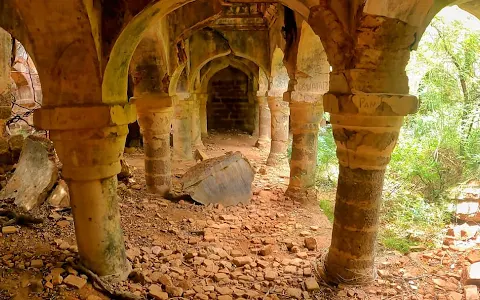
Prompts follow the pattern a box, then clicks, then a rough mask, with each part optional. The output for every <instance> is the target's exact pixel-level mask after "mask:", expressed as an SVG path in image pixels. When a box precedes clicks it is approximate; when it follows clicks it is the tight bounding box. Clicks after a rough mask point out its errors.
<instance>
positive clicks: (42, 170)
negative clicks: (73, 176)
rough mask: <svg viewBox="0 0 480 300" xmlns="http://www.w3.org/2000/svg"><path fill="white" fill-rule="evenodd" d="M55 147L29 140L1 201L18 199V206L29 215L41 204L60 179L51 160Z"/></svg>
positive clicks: (37, 140) (40, 140)
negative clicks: (30, 211) (29, 212)
mask: <svg viewBox="0 0 480 300" xmlns="http://www.w3.org/2000/svg"><path fill="white" fill-rule="evenodd" d="M52 150H53V146H52V144H51V142H50V141H48V140H46V139H39V138H37V137H28V138H27V139H26V140H25V146H24V148H23V150H22V154H21V155H20V160H19V162H18V166H17V169H16V170H15V173H14V174H13V176H12V178H11V179H10V180H9V181H8V183H7V185H6V187H5V188H4V189H3V190H2V191H1V192H0V199H2V200H3V199H11V198H14V199H15V204H16V205H17V206H19V207H22V208H23V209H25V210H27V211H29V210H31V209H32V208H34V207H36V206H38V205H40V204H42V203H43V202H44V201H45V199H46V198H47V195H48V193H49V192H50V191H51V189H52V188H53V185H54V184H55V182H56V181H57V179H58V169H57V166H56V165H55V162H54V161H53V160H52V159H51V158H50V153H52V152H51V151H52Z"/></svg>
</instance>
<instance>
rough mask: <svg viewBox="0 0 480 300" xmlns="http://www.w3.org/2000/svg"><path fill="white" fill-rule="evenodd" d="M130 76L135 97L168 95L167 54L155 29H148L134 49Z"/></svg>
mask: <svg viewBox="0 0 480 300" xmlns="http://www.w3.org/2000/svg"><path fill="white" fill-rule="evenodd" d="M130 74H131V76H132V80H133V87H134V94H135V95H136V97H138V96H141V95H142V94H144V93H149V94H151V93H156V94H167V93H168V89H169V86H168V85H169V76H168V63H167V53H166V50H165V46H164V44H163V42H162V40H161V36H160V34H159V31H157V30H156V28H150V30H148V31H147V32H146V33H145V35H144V37H143V39H142V40H141V41H140V43H139V44H138V46H137V48H136V49H135V52H134V54H133V56H132V60H131V61H130Z"/></svg>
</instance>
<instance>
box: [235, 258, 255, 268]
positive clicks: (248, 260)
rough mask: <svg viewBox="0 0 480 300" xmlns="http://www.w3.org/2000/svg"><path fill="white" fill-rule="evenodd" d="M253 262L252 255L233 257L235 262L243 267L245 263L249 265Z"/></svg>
mask: <svg viewBox="0 0 480 300" xmlns="http://www.w3.org/2000/svg"><path fill="white" fill-rule="evenodd" d="M251 262H252V258H251V257H250V256H240V257H235V258H234V259H233V263H234V264H235V265H236V266H237V267H243V266H244V265H248V264H250V263H251Z"/></svg>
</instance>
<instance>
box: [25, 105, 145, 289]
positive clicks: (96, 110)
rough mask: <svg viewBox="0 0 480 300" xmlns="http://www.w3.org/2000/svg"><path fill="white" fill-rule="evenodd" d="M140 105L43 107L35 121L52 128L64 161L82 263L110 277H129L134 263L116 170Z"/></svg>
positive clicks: (55, 143) (59, 155) (55, 141)
mask: <svg viewBox="0 0 480 300" xmlns="http://www.w3.org/2000/svg"><path fill="white" fill-rule="evenodd" d="M135 119H136V110H135V106H132V105H129V104H126V105H114V106H107V105H99V106H78V107H54V108H42V109H39V110H37V111H35V114H34V123H35V126H36V127H37V128H39V129H45V130H50V138H51V140H52V141H53V143H54V146H55V150H56V152H57V154H58V157H59V158H60V161H61V162H62V164H63V171H62V176H63V178H65V180H66V181H67V183H68V186H69V190H70V198H71V200H70V201H71V206H72V213H73V218H74V221H75V234H76V240H77V244H78V252H79V255H80V259H81V262H82V264H84V265H85V266H86V267H87V268H89V269H90V270H92V271H93V272H95V273H96V274H98V275H99V276H102V277H105V278H106V279H108V280H111V281H115V280H125V279H126V278H127V276H128V274H129V273H130V270H131V266H130V263H129V262H128V260H127V257H126V255H125V245H124V239H123V232H122V229H121V227H120V212H119V206H118V196H117V174H118V173H119V172H120V170H121V167H120V157H121V156H122V153H123V149H124V146H125V139H126V136H127V133H128V123H131V122H134V121H135Z"/></svg>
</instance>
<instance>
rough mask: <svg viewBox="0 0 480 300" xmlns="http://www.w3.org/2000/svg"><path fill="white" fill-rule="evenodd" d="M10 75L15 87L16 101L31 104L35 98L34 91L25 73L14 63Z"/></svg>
mask: <svg viewBox="0 0 480 300" xmlns="http://www.w3.org/2000/svg"><path fill="white" fill-rule="evenodd" d="M11 76H12V79H13V81H14V82H15V85H16V87H17V90H16V93H15V98H16V103H17V104H20V105H30V104H33V102H34V98H35V96H34V95H35V91H34V90H33V87H32V81H31V80H30V78H28V77H27V76H28V75H27V74H25V72H23V71H22V68H21V67H20V66H18V64H16V65H15V66H14V67H13V70H12V72H11Z"/></svg>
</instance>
